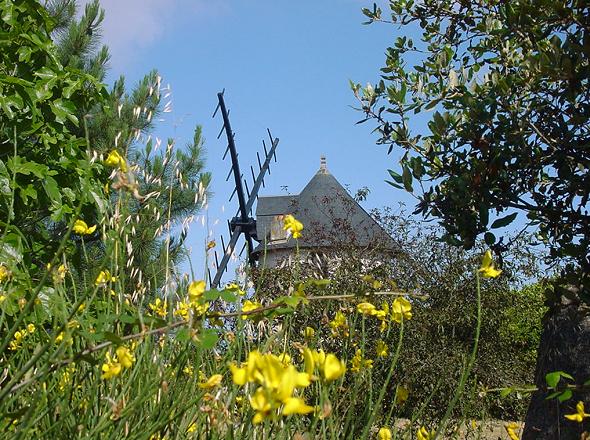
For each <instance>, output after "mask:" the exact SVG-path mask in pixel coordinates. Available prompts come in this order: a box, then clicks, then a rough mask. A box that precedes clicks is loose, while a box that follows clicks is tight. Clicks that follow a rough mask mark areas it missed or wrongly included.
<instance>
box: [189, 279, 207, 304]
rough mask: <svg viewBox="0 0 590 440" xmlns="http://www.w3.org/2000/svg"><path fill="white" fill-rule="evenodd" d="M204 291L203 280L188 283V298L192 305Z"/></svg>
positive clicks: (204, 284) (205, 285)
mask: <svg viewBox="0 0 590 440" xmlns="http://www.w3.org/2000/svg"><path fill="white" fill-rule="evenodd" d="M206 289H207V284H206V283H205V281H203V280H201V281H193V282H192V283H190V284H189V285H188V298H189V300H190V302H191V303H192V302H195V301H197V300H198V299H199V298H200V297H201V296H203V293H204V292H205V290H206Z"/></svg>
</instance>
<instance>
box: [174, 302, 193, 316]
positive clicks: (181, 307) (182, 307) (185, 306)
mask: <svg viewBox="0 0 590 440" xmlns="http://www.w3.org/2000/svg"><path fill="white" fill-rule="evenodd" d="M189 312H190V304H189V303H188V302H185V301H179V302H178V303H176V310H175V311H174V316H180V317H181V318H182V319H184V320H187V319H188V317H189Z"/></svg>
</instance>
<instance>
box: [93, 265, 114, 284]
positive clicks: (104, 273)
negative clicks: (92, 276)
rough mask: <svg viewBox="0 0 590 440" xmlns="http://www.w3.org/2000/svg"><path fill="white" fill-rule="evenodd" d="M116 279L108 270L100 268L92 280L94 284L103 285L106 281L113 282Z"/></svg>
mask: <svg viewBox="0 0 590 440" xmlns="http://www.w3.org/2000/svg"><path fill="white" fill-rule="evenodd" d="M115 281H117V278H116V277H114V276H112V275H111V273H110V272H109V271H108V270H106V269H105V270H101V271H100V273H99V274H98V276H97V277H96V280H95V281H94V285H95V286H105V285H106V284H107V283H109V282H111V283H114V282H115Z"/></svg>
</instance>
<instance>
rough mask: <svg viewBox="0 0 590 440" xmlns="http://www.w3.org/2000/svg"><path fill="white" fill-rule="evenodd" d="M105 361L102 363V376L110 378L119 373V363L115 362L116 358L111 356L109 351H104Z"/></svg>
mask: <svg viewBox="0 0 590 440" xmlns="http://www.w3.org/2000/svg"><path fill="white" fill-rule="evenodd" d="M106 358H107V361H106V362H105V363H104V364H102V376H101V377H102V378H103V379H112V378H113V377H115V376H118V375H119V374H121V364H120V363H119V362H117V358H116V357H115V358H114V359H112V358H111V355H110V353H106Z"/></svg>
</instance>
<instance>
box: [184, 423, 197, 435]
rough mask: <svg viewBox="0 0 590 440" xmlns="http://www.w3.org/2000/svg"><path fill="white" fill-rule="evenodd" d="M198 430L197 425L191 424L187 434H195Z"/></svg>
mask: <svg viewBox="0 0 590 440" xmlns="http://www.w3.org/2000/svg"><path fill="white" fill-rule="evenodd" d="M196 430H197V424H196V423H195V422H193V423H191V424H190V425H189V427H188V428H186V432H188V433H193V432H195V431H196Z"/></svg>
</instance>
